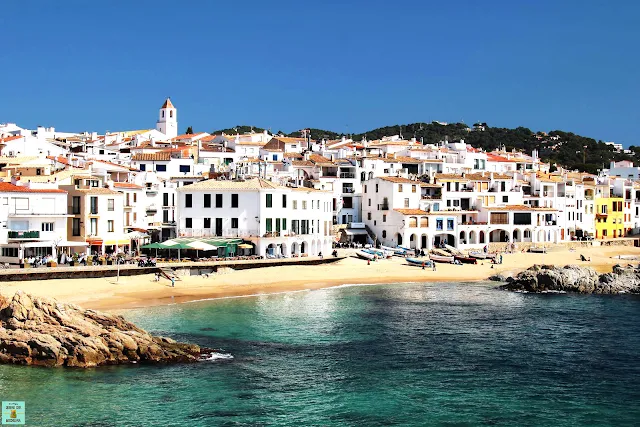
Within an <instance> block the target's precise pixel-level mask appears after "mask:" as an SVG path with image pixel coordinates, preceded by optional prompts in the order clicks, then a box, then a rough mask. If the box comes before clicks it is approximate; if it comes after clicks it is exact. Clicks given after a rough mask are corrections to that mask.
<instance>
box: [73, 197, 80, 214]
mask: <svg viewBox="0 0 640 427" xmlns="http://www.w3.org/2000/svg"><path fill="white" fill-rule="evenodd" d="M71 200H72V201H71V213H72V214H74V215H78V214H79V213H80V196H73V199H71Z"/></svg>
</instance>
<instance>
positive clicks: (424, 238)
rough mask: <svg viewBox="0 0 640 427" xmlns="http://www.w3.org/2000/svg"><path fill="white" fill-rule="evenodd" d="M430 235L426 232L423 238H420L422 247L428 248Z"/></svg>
mask: <svg viewBox="0 0 640 427" xmlns="http://www.w3.org/2000/svg"><path fill="white" fill-rule="evenodd" d="M428 239H429V237H428V236H427V235H426V234H423V235H422V237H421V239H420V249H427V248H428V247H429V245H428V242H429V240H428Z"/></svg>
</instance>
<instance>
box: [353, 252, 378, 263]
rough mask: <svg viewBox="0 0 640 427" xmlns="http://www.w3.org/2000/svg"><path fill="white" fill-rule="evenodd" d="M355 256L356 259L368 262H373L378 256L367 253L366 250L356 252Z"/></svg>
mask: <svg viewBox="0 0 640 427" xmlns="http://www.w3.org/2000/svg"><path fill="white" fill-rule="evenodd" d="M356 255H357V256H358V258H362V259H366V260H368V261H375V260H376V259H378V256H377V255H376V254H372V253H370V252H367V251H366V249H363V250H361V251H356Z"/></svg>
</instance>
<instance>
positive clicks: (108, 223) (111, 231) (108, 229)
mask: <svg viewBox="0 0 640 427" xmlns="http://www.w3.org/2000/svg"><path fill="white" fill-rule="evenodd" d="M107 232H109V233H113V220H112V219H110V220H108V221H107Z"/></svg>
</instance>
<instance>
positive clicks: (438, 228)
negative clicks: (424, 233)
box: [436, 219, 443, 230]
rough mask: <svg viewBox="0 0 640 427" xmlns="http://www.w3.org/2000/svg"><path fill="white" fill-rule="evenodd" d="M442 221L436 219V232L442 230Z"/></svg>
mask: <svg viewBox="0 0 640 427" xmlns="http://www.w3.org/2000/svg"><path fill="white" fill-rule="evenodd" d="M442 224H443V221H442V219H436V230H442Z"/></svg>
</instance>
